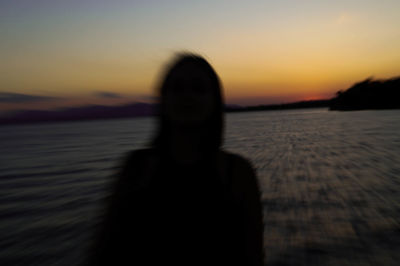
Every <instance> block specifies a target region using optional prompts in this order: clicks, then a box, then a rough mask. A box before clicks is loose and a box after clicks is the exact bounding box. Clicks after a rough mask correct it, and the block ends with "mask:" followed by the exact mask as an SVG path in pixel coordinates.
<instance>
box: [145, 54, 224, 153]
mask: <svg viewBox="0 0 400 266" xmlns="http://www.w3.org/2000/svg"><path fill="white" fill-rule="evenodd" d="M188 65H195V66H197V67H199V68H200V69H201V70H202V71H204V73H206V75H208V77H209V78H210V79H211V84H212V88H211V89H212V92H213V97H214V102H215V104H214V109H213V110H212V113H211V115H210V116H209V117H208V119H207V121H206V122H205V123H204V124H203V125H202V129H203V130H204V132H203V133H204V134H203V136H202V139H201V145H200V147H201V148H202V152H203V153H216V152H217V151H218V150H219V148H220V147H221V145H222V141H223V139H222V134H223V127H224V113H223V109H224V103H223V96H222V88H221V82H220V80H219V77H218V75H217V73H216V72H215V70H214V69H213V68H212V66H211V65H210V64H209V63H208V62H207V60H205V59H204V58H203V57H202V56H200V55H197V54H193V53H179V54H177V55H176V56H175V58H174V59H173V60H172V62H171V63H170V64H168V65H167V67H166V68H165V72H164V75H163V76H162V77H163V78H162V79H161V82H160V85H159V87H158V93H159V96H160V97H159V100H160V103H159V105H158V120H159V121H158V131H157V133H156V135H155V138H154V140H153V143H152V144H153V147H154V148H156V149H159V150H161V151H165V149H166V147H167V143H168V141H170V136H169V134H170V132H171V127H172V124H171V122H170V121H169V119H168V117H167V115H166V110H165V95H166V92H167V91H168V90H170V89H171V88H172V84H171V82H170V81H171V76H172V75H173V74H174V73H175V72H176V71H179V69H182V67H185V66H188Z"/></svg>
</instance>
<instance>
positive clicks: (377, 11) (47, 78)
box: [0, 0, 400, 111]
mask: <svg viewBox="0 0 400 266" xmlns="http://www.w3.org/2000/svg"><path fill="white" fill-rule="evenodd" d="M0 36H1V41H0V59H1V60H0V111H4V110H12V109H21V108H25V109H26V108H42V109H43V108H54V107H59V106H70V105H83V104H120V103H125V102H133V101H149V100H151V99H153V98H154V96H155V85H156V82H157V79H158V77H159V74H160V72H161V70H162V68H163V66H164V64H165V63H166V62H168V59H170V58H171V57H172V56H173V55H174V53H175V52H179V51H191V52H195V53H200V54H201V55H203V56H205V57H206V58H207V59H208V60H209V62H210V63H211V64H212V65H213V66H214V68H215V69H216V71H217V73H218V74H219V76H220V78H221V80H222V82H223V86H224V94H225V99H226V102H227V103H230V104H242V105H253V104H269V103H283V102H292V101H298V100H308V99H319V98H330V97H332V96H334V94H335V92H336V91H338V90H343V89H346V88H348V87H349V86H351V85H352V84H353V83H355V82H357V81H361V80H364V79H366V78H367V77H370V76H373V77H375V78H377V79H384V78H389V77H394V76H399V75H400V1H399V0H390V1H389V0H379V1H378V0H375V1H369V0H364V1H361V0H360V1H356V0H346V1H341V0H335V1H324V0H315V1H314V0H292V1H289V0H279V1H278V0H277V1H267V0H263V1H243V0H241V1H234V0H224V1H218V0H210V1H208V0H202V1H188V0H186V1H161V0H160V1H155V0H138V1H127V0H126V1H125V0H113V1H105V0H93V1H89V0H69V1H58V0H47V1H44V0H0Z"/></svg>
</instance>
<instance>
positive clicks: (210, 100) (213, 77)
mask: <svg viewBox="0 0 400 266" xmlns="http://www.w3.org/2000/svg"><path fill="white" fill-rule="evenodd" d="M159 94H160V106H159V118H160V125H159V126H160V128H159V132H158V135H157V136H156V141H155V144H156V145H157V146H164V144H165V142H167V141H169V134H170V133H171V129H173V127H181V128H184V127H191V128H198V130H199V131H201V133H202V136H203V139H204V142H206V143H204V145H206V149H211V150H213V149H218V148H219V146H220V145H221V142H222V128H223V99H222V92H221V84H220V81H219V78H218V76H217V74H216V73H215V71H214V69H213V68H212V67H211V65H210V64H209V63H208V62H207V61H206V60H205V59H204V58H203V57H201V56H199V55H195V54H188V53H184V54H179V55H178V56H177V57H176V58H175V59H174V60H173V61H172V63H171V64H169V65H168V66H167V68H166V71H165V74H164V77H163V80H162V81H161V84H160V88H159Z"/></svg>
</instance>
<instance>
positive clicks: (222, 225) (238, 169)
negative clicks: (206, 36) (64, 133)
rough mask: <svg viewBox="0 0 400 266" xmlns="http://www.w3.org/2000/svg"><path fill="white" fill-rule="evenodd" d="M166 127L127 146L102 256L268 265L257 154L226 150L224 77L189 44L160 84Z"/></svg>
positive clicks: (118, 260) (117, 260) (111, 261)
mask: <svg viewBox="0 0 400 266" xmlns="http://www.w3.org/2000/svg"><path fill="white" fill-rule="evenodd" d="M159 92H160V96H161V98H160V99H161V101H160V107H159V108H160V109H159V128H158V133H157V135H156V137H155V139H154V142H153V143H152V147H151V148H149V149H143V150H136V151H132V152H131V153H129V154H128V155H127V156H126V160H125V162H124V163H123V166H122V168H121V172H120V173H119V176H118V180H117V182H116V187H115V191H114V194H113V199H112V202H111V204H110V208H109V211H108V213H107V215H106V218H105V223H104V228H103V231H102V232H101V235H100V239H99V240H98V241H97V247H96V249H95V252H94V254H93V257H94V261H93V264H95V265H130V264H131V265H262V263H263V255H262V254H263V223H262V210H261V204H260V191H259V188H258V185H257V180H256V177H255V174H254V171H253V168H252V167H251V165H250V163H249V162H248V161H247V160H245V159H244V158H242V157H240V156H239V155H234V154H231V153H228V152H225V151H222V150H221V143H222V132H223V107H224V106H223V100H222V95H221V86H220V81H219V78H218V76H217V74H216V73H215V71H214V70H213V68H212V67H211V66H210V64H209V63H208V62H207V61H206V60H205V59H204V58H202V57H200V56H198V55H194V54H181V55H179V56H178V57H177V58H176V59H175V60H174V61H173V63H172V64H171V65H169V66H168V67H167V71H166V73H165V77H164V79H163V80H162V82H161V86H160V91H159Z"/></svg>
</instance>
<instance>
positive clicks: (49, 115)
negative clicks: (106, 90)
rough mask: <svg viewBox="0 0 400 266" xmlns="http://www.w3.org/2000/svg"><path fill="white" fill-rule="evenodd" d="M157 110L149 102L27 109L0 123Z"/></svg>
mask: <svg viewBox="0 0 400 266" xmlns="http://www.w3.org/2000/svg"><path fill="white" fill-rule="evenodd" d="M155 112H156V105H154V104H147V103H133V104H128V105H121V106H103V105H90V106H83V107H72V108H66V109H58V110H48V111H38V110H27V111H20V112H17V113H14V114H10V115H7V116H5V117H0V125H1V124H3V125H4V124H26V123H39V122H55V121H76V120H94V119H113V118H124V117H140V116H149V115H154V114H155Z"/></svg>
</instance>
